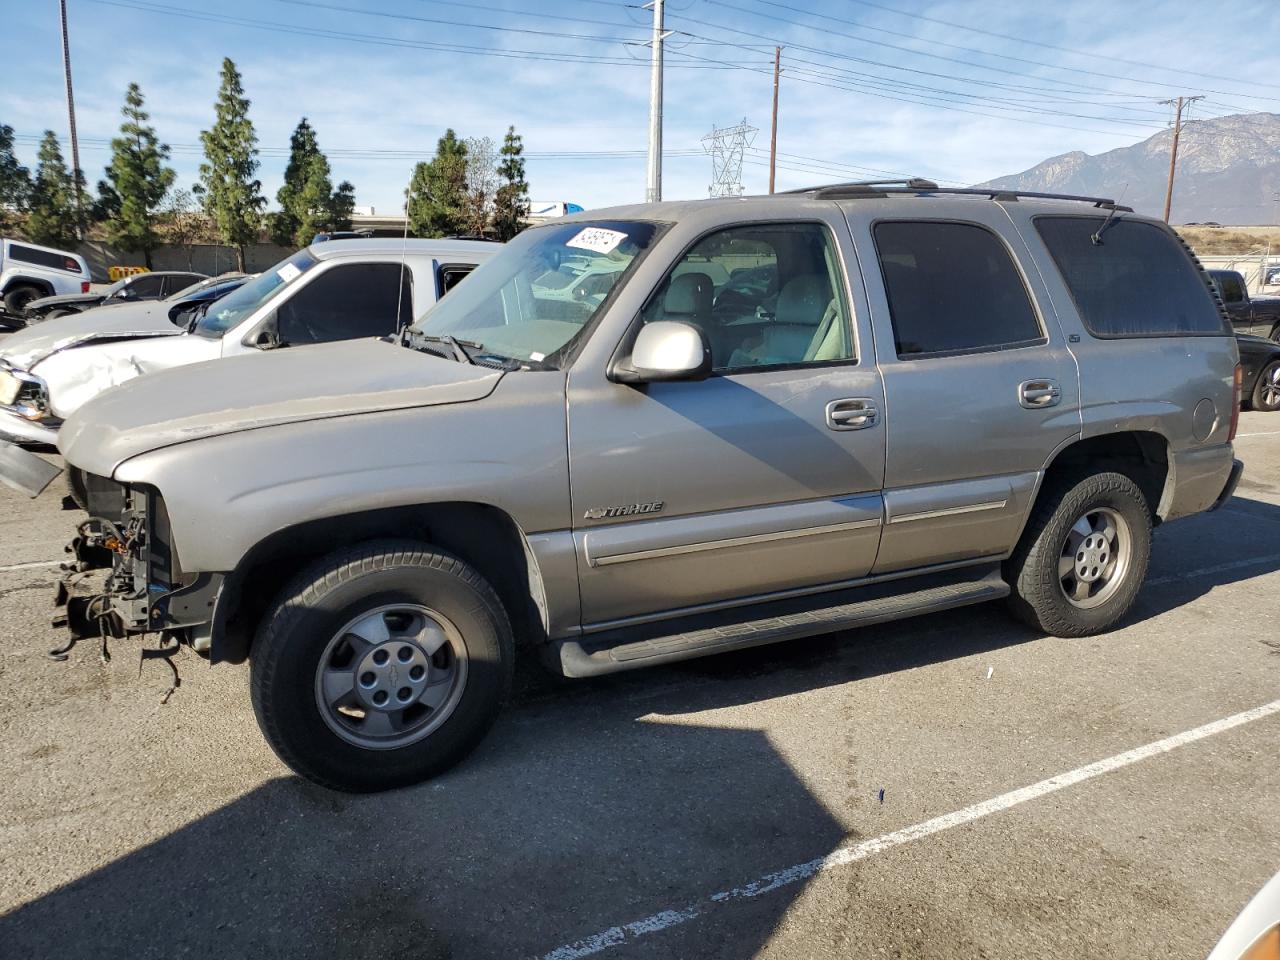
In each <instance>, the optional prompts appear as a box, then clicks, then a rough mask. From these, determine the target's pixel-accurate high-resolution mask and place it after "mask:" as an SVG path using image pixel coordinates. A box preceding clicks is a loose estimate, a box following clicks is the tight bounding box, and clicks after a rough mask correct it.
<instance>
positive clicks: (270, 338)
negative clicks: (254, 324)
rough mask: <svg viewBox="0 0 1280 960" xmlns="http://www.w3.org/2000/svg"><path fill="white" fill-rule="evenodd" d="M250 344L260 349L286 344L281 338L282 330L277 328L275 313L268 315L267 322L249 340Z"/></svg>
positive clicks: (269, 348) (271, 348)
mask: <svg viewBox="0 0 1280 960" xmlns="http://www.w3.org/2000/svg"><path fill="white" fill-rule="evenodd" d="M249 346H251V347H257V348H258V349H259V350H274V349H276V348H277V347H283V346H285V342H284V341H283V340H281V339H280V331H279V330H278V329H276V318H275V316H274V315H272V316H270V317H268V318H267V322H266V323H264V324H263V325H262V327H261V328H260V329H259V330H258V332H257V333H255V334H254V335H253V337H252V339H250V340H249Z"/></svg>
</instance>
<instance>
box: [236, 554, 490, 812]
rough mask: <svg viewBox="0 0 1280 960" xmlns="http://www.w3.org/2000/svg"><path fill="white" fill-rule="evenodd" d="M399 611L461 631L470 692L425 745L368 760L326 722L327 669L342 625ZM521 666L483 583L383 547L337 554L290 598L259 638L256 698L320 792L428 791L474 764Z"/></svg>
mask: <svg viewBox="0 0 1280 960" xmlns="http://www.w3.org/2000/svg"><path fill="white" fill-rule="evenodd" d="M397 602H400V603H406V604H418V605H422V606H429V607H430V608H431V609H433V610H436V611H439V612H440V613H441V614H443V615H444V616H445V617H447V618H449V620H450V621H451V622H452V624H454V625H455V626H456V628H457V630H458V632H459V633H460V634H461V636H462V638H463V640H464V641H465V648H466V657H467V668H466V673H465V682H464V683H463V685H462V687H461V694H460V698H459V699H458V700H457V701H456V705H454V706H453V707H452V708H451V709H452V712H450V713H448V714H447V716H446V718H445V719H444V720H443V721H442V723H441V724H440V726H439V727H438V728H436V729H434V730H433V731H432V732H430V733H429V734H428V735H427V736H426V737H425V738H424V739H420V740H417V741H416V742H413V743H409V744H407V745H405V746H399V747H392V748H387V749H371V748H365V747H361V746H358V745H356V744H353V743H350V742H348V741H347V740H345V739H343V738H342V737H341V736H339V735H338V734H337V733H335V732H334V730H332V729H331V728H330V726H329V723H330V721H328V720H326V718H325V717H324V716H322V715H321V709H322V708H321V706H320V705H319V702H318V699H319V698H318V695H317V690H316V682H317V681H316V676H317V669H318V668H319V666H320V660H321V657H322V655H323V654H324V653H325V651H326V649H327V646H328V644H329V643H330V641H331V639H332V638H333V637H334V636H335V634H338V633H339V632H341V630H342V626H343V624H347V623H349V622H351V621H352V620H353V618H357V617H359V616H360V615H361V614H363V613H365V612H366V611H372V610H375V609H377V608H379V607H380V606H383V605H386V604H395V603H397ZM514 659H515V658H514V644H513V641H512V636H511V626H510V623H509V622H508V619H507V614H506V611H505V610H504V609H503V606H502V603H501V601H499V599H498V596H497V594H496V593H495V592H494V590H493V588H492V587H491V586H490V585H489V584H488V583H487V582H486V581H485V580H484V578H482V577H481V576H480V574H479V573H477V572H476V571H475V570H474V569H472V568H471V567H470V566H468V565H467V564H466V563H464V562H463V561H461V560H459V559H458V558H457V557H454V556H452V555H450V554H448V553H445V552H443V551H439V550H434V549H432V548H431V547H430V546H428V545H427V544H423V543H418V542H414V541H397V540H382V541H374V542H371V543H367V544H359V545H356V546H354V547H350V548H347V549H345V550H341V551H339V552H336V553H334V554H331V555H330V556H328V557H325V558H323V559H321V560H319V561H317V562H316V563H314V564H312V565H311V566H310V567H308V568H307V569H306V570H304V571H303V572H302V573H300V574H299V575H298V576H297V577H296V578H295V579H294V580H293V581H292V582H291V583H290V584H289V585H288V586H286V587H285V588H284V590H283V591H282V592H281V594H280V596H279V597H278V598H277V599H276V601H275V602H274V603H273V604H272V606H271V607H270V609H269V610H268V611H267V613H266V615H265V616H264V617H263V619H262V622H261V623H260V625H259V627H258V632H257V636H256V638H255V640H254V644H253V647H252V649H251V652H250V681H249V682H250V692H251V696H252V700H253V710H254V713H255V714H256V715H257V718H258V725H259V726H260V727H261V728H262V732H263V735H264V736H265V737H266V739H267V742H268V743H270V744H271V747H272V749H273V750H274V751H275V752H276V755H277V756H278V757H279V758H280V759H281V760H282V761H284V763H286V764H287V765H288V766H289V767H290V768H291V769H292V770H294V771H295V772H296V773H298V774H299V775H301V776H303V777H306V778H307V779H308V780H311V781H313V782H315V783H318V784H320V785H321V786H325V787H329V788H331V789H334V790H344V791H348V792H353V793H365V792H372V791H377V790H386V789H390V788H393V787H401V786H407V785H409V784H414V783H419V782H421V781H423V780H426V779H429V778H431V777H433V776H436V775H437V774H440V773H442V772H444V771H445V770H448V769H449V768H450V767H452V766H453V765H454V764H456V763H458V762H459V761H460V760H462V759H463V758H464V757H466V756H467V754H469V753H470V752H471V751H472V750H473V749H474V748H475V747H476V745H477V744H478V743H479V742H480V741H481V740H482V739H483V738H484V735H485V734H486V733H487V732H488V731H489V728H490V727H491V726H492V725H493V722H494V720H495V719H496V718H497V716H498V714H499V712H500V711H501V709H502V705H503V703H504V702H505V701H506V698H507V695H508V693H509V692H510V689H511V678H512V671H513V666H514Z"/></svg>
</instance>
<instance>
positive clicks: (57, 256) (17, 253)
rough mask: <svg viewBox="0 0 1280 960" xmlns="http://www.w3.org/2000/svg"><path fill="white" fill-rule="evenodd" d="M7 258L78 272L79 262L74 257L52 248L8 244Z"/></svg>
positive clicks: (38, 265)
mask: <svg viewBox="0 0 1280 960" xmlns="http://www.w3.org/2000/svg"><path fill="white" fill-rule="evenodd" d="M9 258H10V259H11V260H20V261H22V262H23V263H30V264H33V265H34V266H37V267H46V268H48V269H50V270H65V271H66V272H67V273H75V274H79V273H80V264H79V262H78V261H77V260H76V259H75V258H74V257H69V256H67V255H66V254H65V253H56V252H55V251H53V250H37V249H36V248H35V247H27V246H23V245H22V244H20V243H11V244H9Z"/></svg>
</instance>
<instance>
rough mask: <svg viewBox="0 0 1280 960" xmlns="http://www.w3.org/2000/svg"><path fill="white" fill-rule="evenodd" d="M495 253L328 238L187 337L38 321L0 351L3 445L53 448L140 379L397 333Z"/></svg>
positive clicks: (152, 323) (484, 247)
mask: <svg viewBox="0 0 1280 960" xmlns="http://www.w3.org/2000/svg"><path fill="white" fill-rule="evenodd" d="M500 249H501V247H500V246H497V245H495V244H488V243H477V244H472V243H465V242H460V241H448V240H409V241H401V240H394V241H392V240H329V241H326V242H324V243H321V244H318V245H316V246H312V247H304V248H303V249H302V250H299V251H298V252H297V253H295V254H294V255H293V256H291V257H289V258H288V259H286V260H282V261H281V262H280V263H278V264H276V266H274V267H273V268H271V269H270V270H267V271H266V272H264V273H262V274H259V275H258V276H257V277H255V278H254V279H252V280H250V281H249V282H248V283H246V284H244V285H243V286H241V287H240V288H239V289H238V290H236V291H235V292H234V293H231V294H229V295H227V296H225V297H223V298H221V299H219V300H217V301H216V302H215V303H214V304H213V305H212V306H211V307H210V308H209V309H208V310H206V311H205V312H203V313H201V314H200V315H199V316H198V317H197V318H196V321H195V323H194V324H191V325H190V329H189V330H182V329H179V330H176V331H175V330H173V329H171V326H172V325H171V324H169V323H168V321H167V319H161V318H160V317H157V316H155V315H149V316H148V317H144V318H138V317H129V318H121V319H120V322H119V323H118V324H117V323H116V322H115V318H114V317H112V316H111V315H110V314H111V311H108V310H106V309H105V308H104V309H101V310H98V311H96V312H95V313H86V314H84V315H83V316H81V317H66V318H63V319H62V320H57V321H52V320H51V321H48V325H52V324H53V323H60V324H63V326H62V327H60V328H58V329H56V330H52V331H47V330H45V329H44V327H45V326H46V325H45V324H41V325H38V326H36V327H35V328H33V329H31V330H26V331H23V332H22V333H19V334H15V335H13V336H11V337H9V338H7V339H5V340H4V341H3V342H2V343H0V438H7V439H10V440H19V441H26V442H31V443H53V442H54V441H55V440H56V438H57V435H58V426H59V424H60V423H61V422H62V421H63V420H65V419H66V417H67V416H69V415H70V414H71V413H72V412H73V411H74V410H76V409H77V408H78V407H79V406H80V405H81V404H82V403H84V402H85V401H86V400H88V399H89V398H91V397H93V396H96V395H97V394H99V393H101V392H102V391H103V390H107V389H109V388H111V387H114V386H117V385H118V384H121V383H123V382H125V381H126V380H131V379H133V378H134V377H136V376H138V375H139V374H143V373H152V372H154V371H156V370H167V369H169V368H171V367H177V366H184V365H186V364H190V363H197V362H199V361H201V360H213V359H218V358H221V357H231V356H235V355H237V354H246V353H249V354H257V353H261V352H263V351H266V350H272V349H275V348H278V347H286V346H287V347H299V346H303V345H308V344H316V343H327V342H330V341H334V340H349V339H354V338H357V337H377V336H387V335H390V334H395V333H396V332H397V331H399V330H400V329H401V328H403V327H404V326H405V325H407V324H408V323H410V322H412V320H413V319H414V317H417V316H419V315H420V314H422V313H423V312H424V311H425V310H426V309H427V308H428V307H429V306H431V305H432V304H434V303H435V302H436V300H437V299H439V297H440V296H442V295H443V292H444V291H445V290H448V289H449V288H450V287H451V286H452V285H454V284H456V283H457V282H458V281H459V280H460V279H461V278H462V277H464V276H466V274H467V273H469V272H470V271H471V270H472V269H474V268H475V266H476V265H477V264H479V263H481V262H483V261H484V260H486V259H488V258H489V257H491V256H492V255H493V254H494V253H495V252H497V251H498V250H500ZM113 309H118V308H113ZM98 317H101V319H102V322H101V323H100V322H99V321H98V319H97V318H98ZM71 321H78V322H76V323H72V322H71ZM157 327H159V328H162V329H156V328H157ZM175 334H176V335H175ZM3 469H4V467H3V465H0V471H2V470H3Z"/></svg>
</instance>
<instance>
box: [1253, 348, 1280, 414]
mask: <svg viewBox="0 0 1280 960" xmlns="http://www.w3.org/2000/svg"><path fill="white" fill-rule="evenodd" d="M1250 403H1251V404H1252V406H1253V409H1255V410H1265V411H1268V412H1269V411H1272V410H1280V360H1272V361H1271V362H1270V363H1268V364H1267V365H1266V366H1265V367H1263V368H1262V372H1261V373H1259V374H1258V382H1257V383H1255V384H1254V386H1253V397H1252V399H1251V400H1250Z"/></svg>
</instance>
